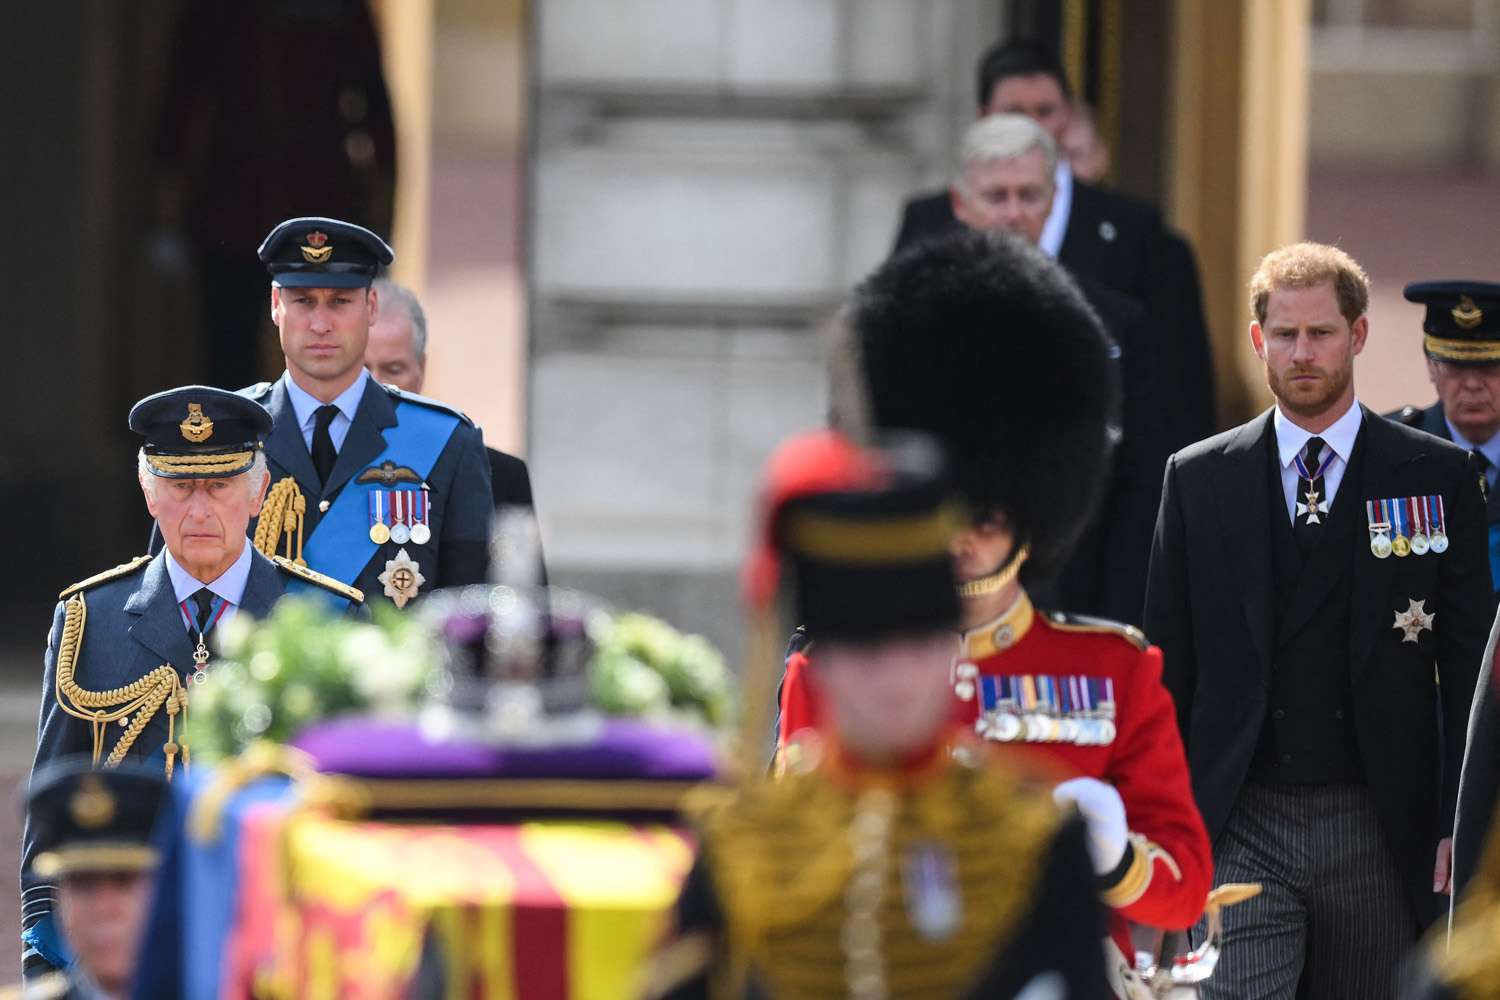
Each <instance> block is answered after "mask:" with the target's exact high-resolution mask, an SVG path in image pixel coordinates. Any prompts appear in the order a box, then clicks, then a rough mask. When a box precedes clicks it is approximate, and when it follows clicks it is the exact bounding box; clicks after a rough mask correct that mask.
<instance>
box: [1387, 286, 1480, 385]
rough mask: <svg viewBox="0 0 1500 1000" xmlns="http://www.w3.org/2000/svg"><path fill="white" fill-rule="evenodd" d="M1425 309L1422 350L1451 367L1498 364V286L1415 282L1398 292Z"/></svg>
mask: <svg viewBox="0 0 1500 1000" xmlns="http://www.w3.org/2000/svg"><path fill="white" fill-rule="evenodd" d="M1401 294H1402V295H1405V296H1406V300H1407V301H1408V302H1416V303H1419V304H1421V305H1424V306H1426V307H1427V313H1426V315H1424V316H1423V317H1422V348H1423V350H1425V351H1426V352H1427V356H1428V357H1430V358H1433V359H1435V360H1437V361H1446V362H1448V363H1449V364H1454V365H1493V364H1500V285H1497V284H1494V283H1492V282H1488V281H1417V282H1413V283H1412V284H1410V285H1407V286H1406V287H1405V288H1403V289H1402V290H1401Z"/></svg>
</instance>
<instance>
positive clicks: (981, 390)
mask: <svg viewBox="0 0 1500 1000" xmlns="http://www.w3.org/2000/svg"><path fill="white" fill-rule="evenodd" d="M993 241H994V238H993V237H991V238H989V239H988V240H986V239H985V238H983V237H978V236H972V237H967V238H959V239H956V240H954V241H950V242H946V243H944V244H942V245H941V246H931V247H928V248H926V250H925V252H921V253H918V254H914V255H907V256H900V257H897V258H896V259H894V260H892V261H891V262H890V263H888V264H887V265H886V266H885V267H884V268H882V269H881V270H880V271H879V272H877V273H876V274H875V276H874V277H873V278H871V279H870V281H869V282H867V283H866V284H865V286H864V287H863V288H862V289H861V290H860V293H859V294H858V296H857V297H856V301H855V306H854V309H853V310H852V312H851V316H850V334H851V339H852V341H853V345H852V350H853V354H854V357H855V358H857V361H856V362H855V363H854V364H855V366H856V367H858V368H859V369H860V374H861V375H862V376H863V379H864V383H865V385H864V388H865V390H866V397H867V399H868V403H869V409H870V414H869V416H870V417H871V418H872V419H873V423H874V424H875V425H876V426H877V427H879V428H881V429H887V430H897V429H914V430H920V431H925V432H928V433H931V434H933V435H935V436H936V437H937V438H938V439H939V440H941V442H942V443H943V445H944V446H945V447H946V448H947V450H948V452H949V456H950V459H951V460H952V462H953V463H954V468H953V474H954V476H955V478H956V479H957V480H958V482H959V483H960V484H961V485H962V486H963V487H964V492H965V495H966V499H967V501H968V504H969V507H970V514H971V515H972V517H973V522H972V524H971V525H970V526H969V528H968V529H967V530H965V531H963V532H961V533H960V534H959V536H958V537H957V539H956V541H955V542H954V544H953V555H954V562H955V569H956V573H957V578H958V582H959V594H960V597H961V598H962V629H963V642H964V655H963V656H961V658H960V660H959V662H958V665H957V667H956V669H955V673H954V678H953V680H954V689H955V693H956V698H955V712H956V715H957V718H958V719H959V720H960V721H962V722H965V723H967V724H970V725H973V726H974V727H975V729H976V731H977V732H978V733H979V734H980V735H982V736H984V737H985V738H986V739H988V740H991V741H993V742H995V743H997V744H1003V745H1009V746H1012V747H1015V748H1016V749H1017V751H1018V752H1020V753H1022V754H1025V755H1026V756H1029V757H1031V758H1033V759H1035V760H1037V761H1040V762H1042V763H1043V766H1048V767H1055V769H1056V771H1057V773H1058V775H1059V777H1060V778H1061V779H1063V780H1060V782H1059V783H1058V784H1057V786H1056V789H1055V793H1054V794H1055V797H1056V798H1057V799H1058V800H1059V801H1064V802H1069V803H1072V804H1074V805H1076V806H1077V808H1078V810H1079V811H1080V812H1081V813H1082V814H1083V815H1084V816H1085V817H1086V818H1087V819H1088V821H1089V828H1090V839H1091V845H1090V846H1091V853H1092V858H1093V863H1094V867H1095V871H1096V873H1097V875H1098V880H1099V886H1100V889H1101V893H1102V895H1103V897H1104V899H1105V900H1106V901H1107V902H1108V903H1110V904H1111V906H1112V907H1113V908H1114V921H1113V926H1112V927H1111V941H1112V943H1113V945H1114V947H1115V948H1117V949H1118V954H1113V953H1112V955H1111V957H1112V958H1113V960H1114V961H1113V963H1112V965H1113V967H1114V968H1113V970H1112V971H1114V972H1116V973H1118V976H1117V977H1116V978H1115V981H1114V985H1115V988H1116V991H1117V992H1118V993H1120V995H1122V996H1128V995H1130V993H1129V991H1130V990H1131V989H1132V988H1133V987H1132V986H1131V985H1129V983H1128V981H1129V980H1130V978H1131V977H1130V975H1129V969H1130V967H1131V966H1132V965H1133V962H1132V961H1131V960H1130V958H1129V956H1131V955H1132V954H1133V951H1134V949H1133V946H1132V944H1131V941H1130V934H1129V926H1128V925H1129V922H1136V923H1142V924H1147V925H1150V926H1153V927H1158V928H1164V929H1168V930H1178V929H1182V928H1186V927H1189V926H1191V925H1192V924H1193V923H1194V922H1195V921H1196V920H1197V919H1198V917H1199V916H1200V914H1201V913H1202V912H1203V909H1204V904H1205V900H1206V897H1207V895H1208V891H1209V888H1210V887H1211V884H1212V852H1211V848H1210V845H1209V841H1208V836H1207V833H1206V832H1205V829H1204V826H1203V820H1202V818H1201V816H1200V815H1199V813H1198V809H1197V806H1196V805H1195V803H1194V801H1193V796H1192V791H1191V787H1190V785H1189V780H1188V771H1187V764H1186V760H1185V755H1184V752H1183V747H1182V740H1181V737H1180V736H1179V735H1178V731H1177V726H1176V719H1175V715H1174V712H1173V707H1172V700H1171V696H1170V695H1169V694H1168V693H1167V691H1166V689H1165V688H1164V687H1163V686H1162V683H1161V652H1160V650H1158V649H1156V648H1155V647H1152V646H1150V645H1149V644H1148V643H1147V642H1146V639H1145V637H1144V636H1143V635H1142V634H1141V633H1140V632H1139V630H1137V629H1135V628H1132V627H1130V626H1126V625H1119V624H1115V623H1112V622H1105V621H1098V620H1089V619H1080V618H1073V617H1069V616H1067V615H1060V614H1046V613H1044V612H1041V611H1038V610H1037V609H1036V608H1034V607H1033V605H1032V603H1031V600H1030V598H1029V597H1028V595H1027V592H1026V589H1025V587H1024V586H1023V583H1024V582H1025V581H1028V580H1045V579H1047V577H1048V575H1049V574H1050V573H1051V572H1053V571H1055V570H1056V568H1057V567H1058V566H1059V565H1061V563H1062V561H1063V559H1064V558H1065V557H1066V555H1067V553H1068V551H1069V549H1070V547H1071V546H1072V544H1073V542H1074V541H1075V540H1076V538H1077V537H1078V536H1079V534H1080V533H1081V532H1082V529H1083V527H1084V525H1085V524H1086V521H1087V518H1088V516H1089V514H1090V513H1091V511H1092V508H1093V505H1094V501H1095V498H1096V497H1097V495H1098V492H1099V490H1100V488H1101V485H1102V481H1103V479H1104V477H1105V474H1106V472H1107V470H1108V462H1109V449H1110V440H1111V425H1112V423H1113V414H1114V409H1115V400H1116V398H1117V393H1118V389H1117V386H1116V374H1115V372H1114V370H1113V362H1112V358H1111V356H1110V351H1109V344H1108V341H1107V339H1106V337H1105V336H1104V334H1103V333H1102V331H1101V330H1100V328H1099V326H1098V324H1097V321H1096V320H1095V319H1094V317H1093V314H1092V313H1091V312H1089V311H1088V309H1087V307H1086V306H1085V305H1084V304H1083V302H1082V299H1081V297H1080V295H1079V293H1078V292H1077V290H1076V289H1075V288H1074V287H1073V286H1072V285H1071V283H1070V282H1068V280H1067V278H1066V277H1065V276H1064V275H1063V274H1062V273H1061V272H1060V271H1059V270H1057V269H1056V268H1055V267H1054V266H1053V265H1052V264H1051V262H1050V261H1047V260H1046V259H1045V258H1043V257H1042V256H1041V255H1040V254H1036V253H1034V252H1032V250H1031V248H1029V247H1021V246H1019V245H1016V244H1013V243H1010V242H1006V243H1004V244H1002V245H998V246H997V245H995V244H994V242H993ZM1018 276H1019V277H1018ZM1028 283H1034V284H1035V285H1037V286H1040V288H1041V289H1042V292H1041V294H1032V295H1023V294H1018V292H1017V289H1018V287H1025V286H1026V285H1027V284H1028ZM1043 331H1045V335H1043V333H1042V332H1043ZM985 373H990V374H991V375H992V376H993V378H990V379H986V378H984V377H983V376H984V374H985ZM851 395H852V394H851ZM838 416H839V419H840V420H841V422H842V423H843V424H844V425H845V426H847V427H857V426H858V420H857V419H851V418H849V416H848V415H845V414H839V415H838ZM815 639H816V635H815V634H814V635H812V636H810V637H809V636H806V635H799V637H798V639H795V640H794V643H793V645H794V650H793V653H792V655H791V656H790V657H789V658H788V663H787V672H786V676H785V678H784V680H783V683H782V691H781V719H780V725H779V732H778V737H779V742H780V744H781V748H782V749H781V754H782V759H783V762H786V763H790V762H793V761H794V760H795V758H796V756H797V754H798V753H799V748H800V746H801V744H802V742H803V741H802V740H801V739H799V736H798V734H799V732H800V731H803V730H813V731H815V730H816V729H817V727H818V725H819V722H820V716H821V712H820V707H819V692H818V691H817V689H816V679H815V671H813V670H810V669H809V664H810V661H809V657H811V658H812V659H816V647H815V645H809V644H807V643H808V642H809V641H810V640H815Z"/></svg>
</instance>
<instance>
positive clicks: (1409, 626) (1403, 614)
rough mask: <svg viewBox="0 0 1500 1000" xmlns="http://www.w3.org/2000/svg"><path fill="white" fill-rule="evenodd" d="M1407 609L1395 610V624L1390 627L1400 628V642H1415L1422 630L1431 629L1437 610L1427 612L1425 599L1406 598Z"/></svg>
mask: <svg viewBox="0 0 1500 1000" xmlns="http://www.w3.org/2000/svg"><path fill="white" fill-rule="evenodd" d="M1406 603H1407V605H1408V606H1407V609H1406V610H1405V611H1398V612H1396V624H1394V625H1392V626H1391V627H1392V628H1395V629H1400V630H1401V641H1402V642H1416V641H1417V636H1419V635H1421V634H1422V630H1423V629H1426V630H1427V631H1429V632H1431V631H1432V623H1433V622H1434V621H1435V620H1437V612H1436V611H1434V612H1432V613H1431V614H1428V613H1427V610H1426V604H1427V602H1426V601H1413V600H1412V599H1411V598H1407V600H1406Z"/></svg>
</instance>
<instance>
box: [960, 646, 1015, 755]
mask: <svg viewBox="0 0 1500 1000" xmlns="http://www.w3.org/2000/svg"><path fill="white" fill-rule="evenodd" d="M969 665H972V664H969ZM974 669H975V671H976V673H977V672H978V669H979V668H978V667H975V668H974ZM1015 690H1016V688H1015V678H1014V677H1005V676H1003V675H1002V676H998V677H979V691H980V716H979V719H978V720H977V721H976V722H975V724H974V728H975V729H976V730H977V731H978V733H979V735H981V736H983V737H984V738H985V739H990V740H996V741H998V742H1000V743H1014V742H1015V741H1016V740H1018V739H1020V738H1021V736H1022V735H1023V732H1024V729H1025V727H1024V726H1023V725H1022V724H1021V719H1020V716H1019V714H1018V711H1019V710H1018V708H1017V705H1016V696H1015Z"/></svg>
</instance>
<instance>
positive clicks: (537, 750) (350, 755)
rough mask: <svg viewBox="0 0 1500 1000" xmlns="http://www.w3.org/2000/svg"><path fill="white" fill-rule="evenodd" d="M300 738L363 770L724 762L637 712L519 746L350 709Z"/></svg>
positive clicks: (452, 774) (653, 776) (637, 774)
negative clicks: (584, 737)
mask: <svg viewBox="0 0 1500 1000" xmlns="http://www.w3.org/2000/svg"><path fill="white" fill-rule="evenodd" d="M292 745H293V746H295V747H297V748H298V749H299V750H302V751H303V752H305V753H307V754H308V755H310V756H311V757H312V758H313V761H314V762H315V764H316V765H317V768H318V770H320V771H323V772H325V773H334V774H347V775H351V776H354V777H360V778H574V779H589V778H591V779H600V780H636V781H642V780H644V781H702V780H706V779H708V778H712V777H713V776H714V773H715V770H716V769H715V766H714V751H713V746H712V745H711V744H710V743H709V742H708V740H706V739H705V738H704V737H702V736H701V735H699V734H697V733H693V732H691V731H686V730H680V729H663V728H661V727H659V726H651V725H648V724H646V723H643V722H637V721H633V720H629V719H607V720H604V721H603V722H602V723H601V725H600V727H599V731H598V733H597V734H596V735H595V737H594V738H593V739H592V740H589V741H588V742H585V743H574V744H567V745H561V746H558V745H553V746H532V747H524V746H521V747H518V746H496V745H494V744H490V743H481V742H477V741H469V742H460V741H456V740H446V741H442V742H437V741H432V740H428V739H426V738H424V737H423V735H422V733H421V731H420V730H419V729H418V727H417V726H416V725H415V724H413V723H406V722H390V721H383V720H376V719H366V718H359V717H346V718H342V719H335V720H333V721H331V722H326V723H323V724H321V725H317V726H313V727H311V728H309V729H306V730H304V731H303V732H302V733H301V734H300V735H299V736H298V737H297V738H296V739H295V740H294V741H293V744H292Z"/></svg>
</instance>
